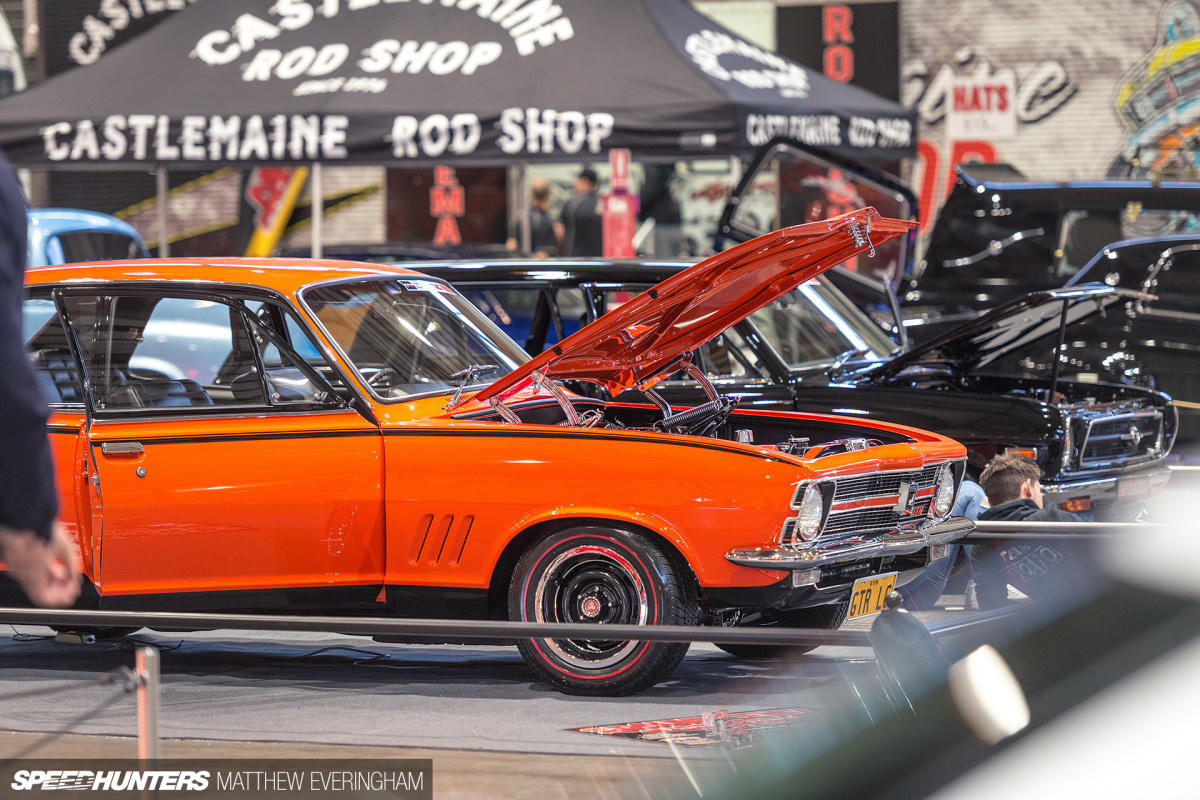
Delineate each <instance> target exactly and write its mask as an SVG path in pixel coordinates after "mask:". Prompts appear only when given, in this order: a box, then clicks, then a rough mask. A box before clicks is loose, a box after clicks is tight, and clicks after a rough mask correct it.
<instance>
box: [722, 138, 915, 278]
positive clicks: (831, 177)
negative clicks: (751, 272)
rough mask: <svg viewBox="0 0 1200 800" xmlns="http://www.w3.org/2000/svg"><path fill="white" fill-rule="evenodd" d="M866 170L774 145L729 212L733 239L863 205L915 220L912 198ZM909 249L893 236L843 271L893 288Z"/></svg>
mask: <svg viewBox="0 0 1200 800" xmlns="http://www.w3.org/2000/svg"><path fill="white" fill-rule="evenodd" d="M859 170H863V172H861V173H860V172H859ZM866 171H867V168H866V167H865V166H864V165H861V164H859V165H853V166H852V165H849V164H847V165H839V164H836V163H834V162H832V161H827V160H826V159H825V158H822V157H821V156H819V155H817V154H816V153H811V152H805V151H803V150H800V149H797V147H796V146H794V145H791V144H780V145H778V146H776V147H775V148H773V149H771V150H770V151H768V152H767V153H766V154H765V155H764V157H763V161H762V162H761V164H759V165H758V167H757V168H756V171H755V173H754V175H753V177H752V178H751V179H750V180H749V181H748V183H747V185H746V186H745V187H744V188H743V189H742V196H741V197H740V199H739V202H738V203H737V204H736V206H734V207H733V212H732V216H731V217H730V220H729V223H730V226H731V228H732V229H733V231H734V232H735V235H733V237H732V238H733V240H734V241H745V240H747V239H749V238H752V237H754V236H760V235H762V234H764V233H768V232H769V231H773V230H778V229H780V228H784V227H787V226H789V225H802V224H804V223H806V222H816V221H818V220H822V219H831V218H833V217H836V216H838V215H839V214H845V213H846V212H848V211H852V210H854V209H856V208H864V207H866V206H873V207H874V208H875V209H876V210H877V211H878V212H879V213H880V214H882V215H883V216H885V217H891V218H893V219H913V218H915V216H916V208H915V198H912V196H911V194H910V193H908V192H907V190H906V189H904V188H903V187H902V186H900V185H898V183H896V182H894V180H893V179H891V178H890V177H889V176H886V175H884V174H882V173H878V174H867V172H866ZM910 244H911V242H910V239H909V237H908V236H897V237H896V238H894V239H891V240H890V241H887V242H885V243H883V244H880V245H877V246H876V247H875V251H874V252H873V253H872V254H871V255H868V254H867V253H861V254H859V255H857V256H854V257H853V258H851V259H850V260H849V261H848V262H847V266H849V267H851V268H852V269H856V270H857V271H858V272H861V273H863V274H864V275H868V276H870V277H872V278H875V279H876V280H880V281H891V282H893V283H894V282H895V281H896V280H898V279H899V277H900V275H901V273H902V272H903V271H904V269H905V268H906V264H907V262H908V255H909V253H908V248H909V247H910Z"/></svg>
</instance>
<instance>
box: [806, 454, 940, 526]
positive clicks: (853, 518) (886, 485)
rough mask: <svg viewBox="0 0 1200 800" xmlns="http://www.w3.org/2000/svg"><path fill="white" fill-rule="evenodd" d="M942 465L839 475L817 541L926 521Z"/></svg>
mask: <svg viewBox="0 0 1200 800" xmlns="http://www.w3.org/2000/svg"><path fill="white" fill-rule="evenodd" d="M943 466H944V465H943V464H932V465H930V466H927V467H924V468H922V469H915V470H902V471H897V472H880V473H875V474H873V475H860V476H855V477H850V478H839V479H838V480H837V485H836V488H835V490H834V495H833V504H832V508H831V509H830V511H829V517H828V518H827V519H826V520H825V525H824V526H823V527H822V528H821V535H820V537H819V539H818V541H820V542H829V541H837V540H839V539H849V538H852V537H856V536H878V535H880V534H884V533H887V532H889V531H894V530H896V529H897V528H899V527H900V526H902V525H913V524H917V523H920V522H924V521H925V520H927V519H929V517H930V506H931V505H932V502H933V496H934V493H935V492H936V488H935V483H936V481H937V477H938V472H939V471H940V470H941V469H942V467H943ZM905 484H907V485H908V488H907V490H905V488H904V487H905ZM872 501H874V502H872ZM864 503H869V505H863V504H864Z"/></svg>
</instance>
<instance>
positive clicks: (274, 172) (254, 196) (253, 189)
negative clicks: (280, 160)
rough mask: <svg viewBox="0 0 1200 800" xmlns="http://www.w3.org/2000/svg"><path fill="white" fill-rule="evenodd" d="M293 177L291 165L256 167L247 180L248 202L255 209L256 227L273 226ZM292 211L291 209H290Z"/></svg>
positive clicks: (265, 227)
mask: <svg viewBox="0 0 1200 800" xmlns="http://www.w3.org/2000/svg"><path fill="white" fill-rule="evenodd" d="M291 179H292V168H291V167H256V168H255V169H254V171H253V172H251V173H250V178H249V179H248V180H247V181H246V202H248V203H249V204H250V207H251V208H253V209H254V227H256V228H260V229H267V228H273V227H274V226H275V223H276V221H277V217H278V214H279V210H280V205H281V201H282V200H283V195H284V190H286V189H287V185H288V182H289V181H291ZM288 212H289V213H290V212H291V209H290V208H289V209H288Z"/></svg>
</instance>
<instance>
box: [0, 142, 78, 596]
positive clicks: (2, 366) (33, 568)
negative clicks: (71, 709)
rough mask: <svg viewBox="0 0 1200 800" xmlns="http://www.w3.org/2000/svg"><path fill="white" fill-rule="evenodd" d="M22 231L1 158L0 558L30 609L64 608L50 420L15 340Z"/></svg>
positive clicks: (71, 576)
mask: <svg viewBox="0 0 1200 800" xmlns="http://www.w3.org/2000/svg"><path fill="white" fill-rule="evenodd" d="M27 229H28V222H27V221H26V218H25V197H24V195H23V194H22V192H21V185H20V184H19V183H18V182H17V177H16V174H15V173H14V172H13V170H12V167H11V165H10V164H9V163H8V161H7V160H6V159H4V157H3V156H0V448H2V456H0V558H3V560H4V562H5V564H6V566H7V568H8V572H9V574H10V575H11V576H12V577H13V578H14V579H16V581H17V582H18V583H19V584H21V588H22V589H24V590H25V593H26V594H27V595H29V598H30V599H31V600H32V601H33V602H34V603H36V604H37V605H55V606H63V605H70V604H71V603H72V602H74V600H75V598H76V596H78V594H79V579H78V574H77V573H78V568H77V566H76V558H75V552H74V546H73V545H72V543H71V541H70V539H69V538H68V537H67V534H66V532H65V531H64V530H63V529H62V528H60V527H57V526H55V524H54V517H55V515H56V514H57V513H58V495H57V493H56V491H55V485H54V462H53V458H52V456H51V453H50V442H49V440H48V439H47V438H46V419H47V416H48V413H49V412H48V409H47V408H46V401H45V399H44V398H43V397H42V396H41V394H40V392H39V389H38V383H37V380H36V377H37V376H36V375H35V374H34V371H33V365H32V364H30V363H29V356H28V355H27V354H26V353H25V340H24V337H23V336H22V332H21V305H22V296H23V285H24V275H25V242H26V235H27Z"/></svg>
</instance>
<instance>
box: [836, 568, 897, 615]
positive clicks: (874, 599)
mask: <svg viewBox="0 0 1200 800" xmlns="http://www.w3.org/2000/svg"><path fill="white" fill-rule="evenodd" d="M896 574H897V573H895V572H889V573H887V574H886V575H875V576H873V577H870V578H859V579H858V580H856V581H855V582H854V590H853V591H851V592H850V614H849V616H848V617H847V619H856V618H858V617H869V616H871V615H872V614H878V613H879V612H880V611H883V609H884V608H885V606H884V605H883V598H885V597H887V593H888V592H890V591H891V590H892V589H894V588H896Z"/></svg>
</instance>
